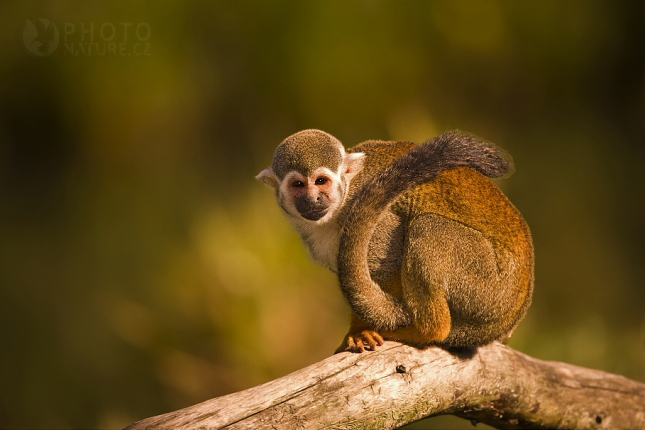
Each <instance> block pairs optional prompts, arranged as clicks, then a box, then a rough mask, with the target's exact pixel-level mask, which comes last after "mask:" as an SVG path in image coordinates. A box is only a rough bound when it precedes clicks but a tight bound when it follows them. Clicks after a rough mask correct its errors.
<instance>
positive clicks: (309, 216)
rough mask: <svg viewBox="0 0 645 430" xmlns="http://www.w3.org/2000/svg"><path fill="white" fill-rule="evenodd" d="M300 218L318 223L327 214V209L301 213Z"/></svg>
mask: <svg viewBox="0 0 645 430" xmlns="http://www.w3.org/2000/svg"><path fill="white" fill-rule="evenodd" d="M299 213H300V216H301V217H303V218H304V219H306V220H309V221H318V220H319V219H320V218H322V217H324V216H325V215H326V214H327V209H322V210H318V211H308V212H299Z"/></svg>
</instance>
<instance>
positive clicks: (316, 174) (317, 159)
mask: <svg viewBox="0 0 645 430" xmlns="http://www.w3.org/2000/svg"><path fill="white" fill-rule="evenodd" d="M363 157H364V154H362V153H347V152H346V151H345V148H344V147H343V145H342V144H341V143H340V141H338V139H336V138H335V137H333V136H331V135H330V134H328V133H325V132H323V131H320V130H305V131H302V132H298V133H296V134H294V135H292V136H290V137H288V138H287V139H285V140H284V141H283V142H282V143H281V144H280V145H279V146H278V149H277V150H276V152H275V154H274V158H273V163H272V164H271V167H269V168H267V169H264V170H263V171H262V172H260V174H258V175H257V176H256V178H257V179H258V180H259V181H261V182H263V183H264V184H266V185H268V186H269V187H271V188H273V189H274V190H275V193H276V196H277V198H278V203H279V205H280V207H281V208H282V209H283V210H284V212H285V213H286V214H287V215H288V216H289V217H290V218H291V220H292V221H293V222H295V223H296V224H298V225H300V226H302V227H305V228H306V227H308V226H311V225H319V224H324V223H326V222H328V221H329V220H331V219H332V218H333V217H334V215H335V214H336V213H337V211H338V209H339V208H340V207H341V206H342V204H343V202H344V201H345V197H346V195H347V192H348V190H349V182H350V180H351V179H352V178H353V177H354V176H355V175H356V174H357V173H358V172H360V171H361V169H362V167H363Z"/></svg>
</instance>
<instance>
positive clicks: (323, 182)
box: [316, 178, 327, 185]
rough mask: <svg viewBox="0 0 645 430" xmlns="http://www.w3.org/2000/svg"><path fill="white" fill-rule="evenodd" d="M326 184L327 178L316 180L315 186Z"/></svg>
mask: <svg viewBox="0 0 645 430" xmlns="http://www.w3.org/2000/svg"><path fill="white" fill-rule="evenodd" d="M326 183H327V178H318V179H316V185H325V184H326Z"/></svg>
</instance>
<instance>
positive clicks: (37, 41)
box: [22, 18, 60, 57]
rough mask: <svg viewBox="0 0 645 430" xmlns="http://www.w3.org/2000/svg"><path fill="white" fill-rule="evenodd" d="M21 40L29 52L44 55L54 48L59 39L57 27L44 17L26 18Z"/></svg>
mask: <svg viewBox="0 0 645 430" xmlns="http://www.w3.org/2000/svg"><path fill="white" fill-rule="evenodd" d="M22 40H23V42H24V43H25V48H27V50H28V51H29V52H31V53H32V54H34V55H37V56H39V57H46V56H48V55H50V54H51V53H52V52H54V51H55V50H56V48H57V47H58V42H59V40H60V38H59V35H58V28H56V26H55V25H54V23H53V22H51V21H49V20H46V19H42V18H40V19H28V20H27V21H26V22H25V29H24V30H23V32H22Z"/></svg>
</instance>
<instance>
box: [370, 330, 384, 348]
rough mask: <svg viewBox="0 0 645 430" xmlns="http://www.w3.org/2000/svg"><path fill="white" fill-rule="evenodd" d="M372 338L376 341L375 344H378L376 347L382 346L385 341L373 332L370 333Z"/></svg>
mask: <svg viewBox="0 0 645 430" xmlns="http://www.w3.org/2000/svg"><path fill="white" fill-rule="evenodd" d="M372 337H374V340H376V343H377V344H378V346H383V343H384V342H385V341H384V340H383V337H381V335H380V334H378V332H375V331H374V332H372Z"/></svg>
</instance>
